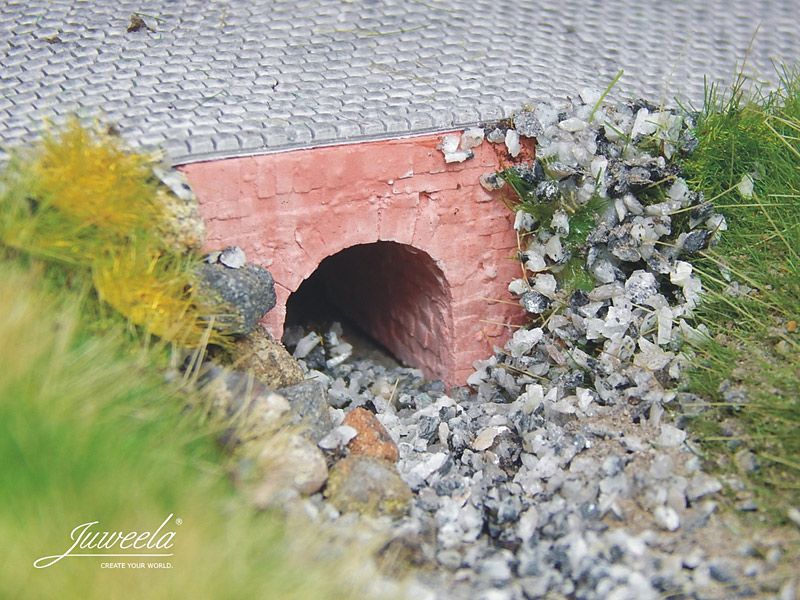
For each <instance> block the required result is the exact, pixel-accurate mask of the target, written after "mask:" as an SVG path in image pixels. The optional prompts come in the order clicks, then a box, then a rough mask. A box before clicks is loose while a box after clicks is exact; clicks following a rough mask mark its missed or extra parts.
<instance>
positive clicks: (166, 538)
mask: <svg viewBox="0 0 800 600" xmlns="http://www.w3.org/2000/svg"><path fill="white" fill-rule="evenodd" d="M173 516H174V513H170V515H169V516H168V517H167V518H166V519H164V521H163V522H162V523H161V525H159V527H158V529H156V530H155V531H142V532H141V533H138V532H136V531H128V532H124V531H98V530H97V529H95V528H94V527H95V526H96V525H98V524H99V521H89V522H88V523H82V524H81V525H78V526H77V527H75V528H74V529H73V530H72V531H71V532H70V534H69V538H70V540H71V541H72V545H71V546H70V547H69V548H67V549H66V550H65V551H64V552H62V553H61V554H53V555H50V556H42V557H41V558H37V559H36V560H35V561H34V562H33V566H34V567H36V568H37V569H44V568H47V567H50V566H52V565H54V564H56V563H57V562H59V561H61V560H63V559H65V558H72V557H76V558H85V557H91V556H94V557H109V556H114V557H125V558H129V557H163V556H173V554H174V553H172V552H166V551H168V550H170V549H171V548H172V547H173V546H174V542H173V540H174V539H175V531H171V530H169V529H168V525H169V524H170V521H172V517H173ZM176 524H178V525H179V524H180V519H176ZM82 550H97V552H81V551H82ZM103 550H106V551H108V552H103ZM114 550H119V551H122V550H129V552H116V553H115V552H114ZM137 550H140V551H144V550H146V551H147V552H136V551H137Z"/></svg>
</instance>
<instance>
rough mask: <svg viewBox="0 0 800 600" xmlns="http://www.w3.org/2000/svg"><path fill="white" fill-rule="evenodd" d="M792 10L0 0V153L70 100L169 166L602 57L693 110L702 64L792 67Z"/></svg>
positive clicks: (481, 116) (318, 136) (505, 86)
mask: <svg viewBox="0 0 800 600" xmlns="http://www.w3.org/2000/svg"><path fill="white" fill-rule="evenodd" d="M135 13H136V14H138V15H139V16H140V17H141V18H142V19H143V21H144V24H145V25H146V26H145V27H140V28H139V29H138V30H131V31H128V29H129V26H130V25H131V23H132V21H131V17H132V15H134V14H135ZM798 16H800V0H784V1H779V0H731V1H726V0H712V1H706V0H674V1H672V0H670V1H660V2H656V1H642V0H622V1H616V2H609V1H602V0H596V1H583V2H581V1H578V0H564V1H560V2H553V3H547V4H545V3H543V2H535V1H532V0H470V1H464V0H450V1H440V0H380V1H379V0H317V1H308V0H299V1H298V0H273V1H265V0H232V1H229V2H221V1H217V2H214V1H208V0H189V1H185V2H175V1H169V0H137V1H135V2H129V1H122V2H119V1H117V0H90V1H83V2H78V1H70V0H24V1H17V0H4V1H3V2H2V3H0V160H2V159H3V158H4V154H5V151H6V150H7V149H8V148H9V147H13V146H15V145H19V144H20V143H23V142H25V141H28V140H31V139H33V138H34V137H35V136H36V134H37V132H38V131H40V130H41V128H42V126H43V124H44V122H45V121H46V120H50V121H53V122H56V123H58V122H59V121H60V120H62V119H63V118H64V116H65V115H68V114H72V113H77V114H78V115H80V116H81V117H82V118H86V119H94V118H101V119H103V120H105V121H110V122H113V123H115V124H116V126H117V128H118V129H119V130H120V131H121V132H122V133H123V135H124V136H125V138H126V139H127V140H129V141H132V142H134V143H137V144H140V145H142V146H145V147H148V146H162V147H165V148H166V149H167V152H168V155H169V157H170V158H171V159H172V160H173V162H175V163H185V162H191V161H197V160H206V159H209V158H215V157H223V156H237V155H247V154H257V153H262V152H268V151H274V150H283V149H289V148H297V147H308V146H315V145H323V144H332V143H337V142H346V141H356V140H364V139H376V138H390V137H397V136H401V135H406V134H411V133H417V132H427V131H437V130H445V129H448V128H453V127H458V126H464V125H469V124H474V123H477V122H481V121H488V120H495V119H498V118H502V117H505V116H509V115H510V114H511V113H513V111H514V110H517V109H519V108H520V106H521V105H523V104H524V103H531V102H532V103H535V102H536V101H541V100H552V99H558V98H564V97H566V96H569V95H575V94H577V93H578V92H579V91H580V90H581V89H583V88H584V87H587V86H590V87H595V88H605V86H606V85H607V84H608V83H609V82H610V81H611V80H612V79H613V77H614V75H615V74H616V72H617V71H618V70H619V69H624V72H625V74H624V76H623V78H622V80H621V82H620V83H619V85H618V86H617V87H616V88H615V89H614V92H613V93H614V94H616V95H617V96H626V97H634V96H641V97H645V98H647V99H649V100H651V101H653V102H656V103H660V102H665V103H667V104H670V105H671V104H674V98H675V97H677V98H680V99H681V100H682V101H691V102H693V103H694V104H695V105H696V106H698V105H699V104H700V103H701V102H702V97H703V85H704V75H705V76H709V77H710V78H711V79H712V80H720V81H730V80H731V78H732V77H733V75H734V74H735V73H736V69H737V64H739V63H741V61H742V60H743V59H744V58H745V57H747V66H746V72H747V73H751V74H756V75H757V76H758V77H760V78H763V79H767V80H774V79H775V72H774V69H773V67H772V62H773V61H779V62H780V61H786V62H789V63H793V62H795V61H796V60H797V58H798V56H800V28H798V26H797V23H798ZM132 29H135V28H132Z"/></svg>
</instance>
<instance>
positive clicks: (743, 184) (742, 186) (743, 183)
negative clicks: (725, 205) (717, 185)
mask: <svg viewBox="0 0 800 600" xmlns="http://www.w3.org/2000/svg"><path fill="white" fill-rule="evenodd" d="M754 187H755V186H754V183H753V178H752V176H750V174H749V173H745V174H744V175H742V179H741V180H740V181H739V183H738V185H737V186H736V190H737V191H738V192H739V194H740V195H741V196H742V198H752V197H753V190H754Z"/></svg>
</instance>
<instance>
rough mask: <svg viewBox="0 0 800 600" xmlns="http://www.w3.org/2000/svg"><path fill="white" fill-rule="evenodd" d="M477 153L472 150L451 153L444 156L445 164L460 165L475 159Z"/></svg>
mask: <svg viewBox="0 0 800 600" xmlns="http://www.w3.org/2000/svg"><path fill="white" fill-rule="evenodd" d="M474 157H475V153H474V152H472V150H459V151H458V152H450V153H448V154H445V155H444V162H446V163H448V164H450V163H460V162H464V161H465V160H469V159H470V158H474Z"/></svg>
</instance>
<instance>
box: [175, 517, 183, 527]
mask: <svg viewBox="0 0 800 600" xmlns="http://www.w3.org/2000/svg"><path fill="white" fill-rule="evenodd" d="M175 525H183V519H181V518H180V517H178V518H177V519H175Z"/></svg>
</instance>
